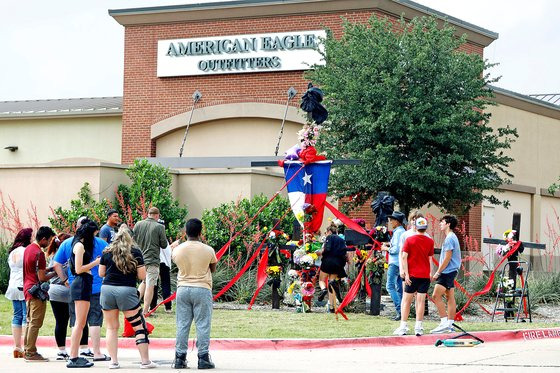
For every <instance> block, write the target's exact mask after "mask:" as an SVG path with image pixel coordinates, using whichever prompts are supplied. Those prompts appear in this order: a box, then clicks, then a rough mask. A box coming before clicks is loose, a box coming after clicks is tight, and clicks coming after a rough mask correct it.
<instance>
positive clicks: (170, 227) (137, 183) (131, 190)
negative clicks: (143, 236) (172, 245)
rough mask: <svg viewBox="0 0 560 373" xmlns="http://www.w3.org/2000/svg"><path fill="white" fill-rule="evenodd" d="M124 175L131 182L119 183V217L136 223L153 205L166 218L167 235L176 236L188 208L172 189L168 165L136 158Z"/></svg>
mask: <svg viewBox="0 0 560 373" xmlns="http://www.w3.org/2000/svg"><path fill="white" fill-rule="evenodd" d="M126 175H127V176H128V177H129V179H130V181H131V184H130V186H129V185H124V184H121V185H119V187H118V191H117V203H116V205H117V206H118V207H117V209H118V210H119V213H120V214H121V217H124V219H125V221H126V222H128V223H129V224H132V223H136V222H138V221H140V220H142V219H144V218H145V217H146V216H147V214H148V209H149V208H150V207H151V206H155V207H157V208H158V209H159V211H160V215H161V219H163V220H164V221H165V232H166V234H167V237H168V238H172V239H175V238H177V237H178V235H179V234H180V231H181V229H182V228H183V226H184V224H185V217H186V216H187V211H188V210H187V208H186V207H184V206H181V205H180V204H179V202H178V201H177V200H176V199H175V198H174V197H173V194H172V193H171V190H170V188H171V175H170V174H169V169H168V168H165V167H163V166H160V165H156V164H150V163H149V162H148V161H147V160H145V159H140V160H139V159H137V160H135V161H134V164H133V165H132V166H130V167H129V168H128V169H127V170H126Z"/></svg>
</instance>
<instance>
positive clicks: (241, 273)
mask: <svg viewBox="0 0 560 373" xmlns="http://www.w3.org/2000/svg"><path fill="white" fill-rule="evenodd" d="M290 211H291V207H288V209H286V211H285V212H284V214H283V215H282V216H281V217H280V219H278V221H277V222H276V224H275V225H274V227H273V228H272V229H273V230H274V229H276V227H278V226H279V225H280V223H281V222H282V221H283V220H284V218H285V217H286V215H288V213H289V212H290ZM267 239H268V236H265V237H264V238H263V239H262V241H261V244H260V245H259V247H258V248H257V249H256V250H255V252H254V253H253V255H252V256H251V257H250V258H249V260H248V261H247V263H245V265H244V266H243V268H241V270H240V271H239V272H238V273H237V274H236V275H235V276H234V277H233V278H232V279H231V280H230V281H229V282H228V283H227V285H226V286H224V288H223V289H222V290H220V291H219V292H218V294H216V295H214V300H216V299H218V298H219V297H221V296H222V295H223V294H224V293H225V292H226V291H228V290H229V288H231V287H232V286H233V284H235V283H236V282H237V280H239V279H240V278H241V276H242V275H243V274H244V273H245V272H246V271H247V269H249V267H250V266H251V264H252V263H253V262H254V261H255V259H257V257H258V256H259V253H260V252H261V249H262V247H263V246H264V243H265V242H266V240H267ZM267 260H268V259H267Z"/></svg>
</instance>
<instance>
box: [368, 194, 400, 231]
mask: <svg viewBox="0 0 560 373" xmlns="http://www.w3.org/2000/svg"><path fill="white" fill-rule="evenodd" d="M394 205H395V197H393V196H392V195H390V194H389V193H387V192H379V194H377V197H375V200H374V201H373V202H372V203H371V209H372V211H373V213H374V214H375V216H376V217H375V226H377V227H378V226H381V225H385V223H387V219H388V217H389V215H391V214H392V213H393V209H394Z"/></svg>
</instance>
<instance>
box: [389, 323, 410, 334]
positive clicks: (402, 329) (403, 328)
mask: <svg viewBox="0 0 560 373" xmlns="http://www.w3.org/2000/svg"><path fill="white" fill-rule="evenodd" d="M406 333H408V326H406V325H404V326H399V327H398V328H397V329H395V331H394V332H393V334H394V335H406Z"/></svg>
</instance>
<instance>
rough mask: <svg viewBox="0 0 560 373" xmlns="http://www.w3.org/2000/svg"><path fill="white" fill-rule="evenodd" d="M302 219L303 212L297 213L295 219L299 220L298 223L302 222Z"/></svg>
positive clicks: (303, 216)
mask: <svg viewBox="0 0 560 373" xmlns="http://www.w3.org/2000/svg"><path fill="white" fill-rule="evenodd" d="M303 218H305V213H304V212H303V211H299V212H298V213H297V214H296V219H297V220H299V221H303Z"/></svg>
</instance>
